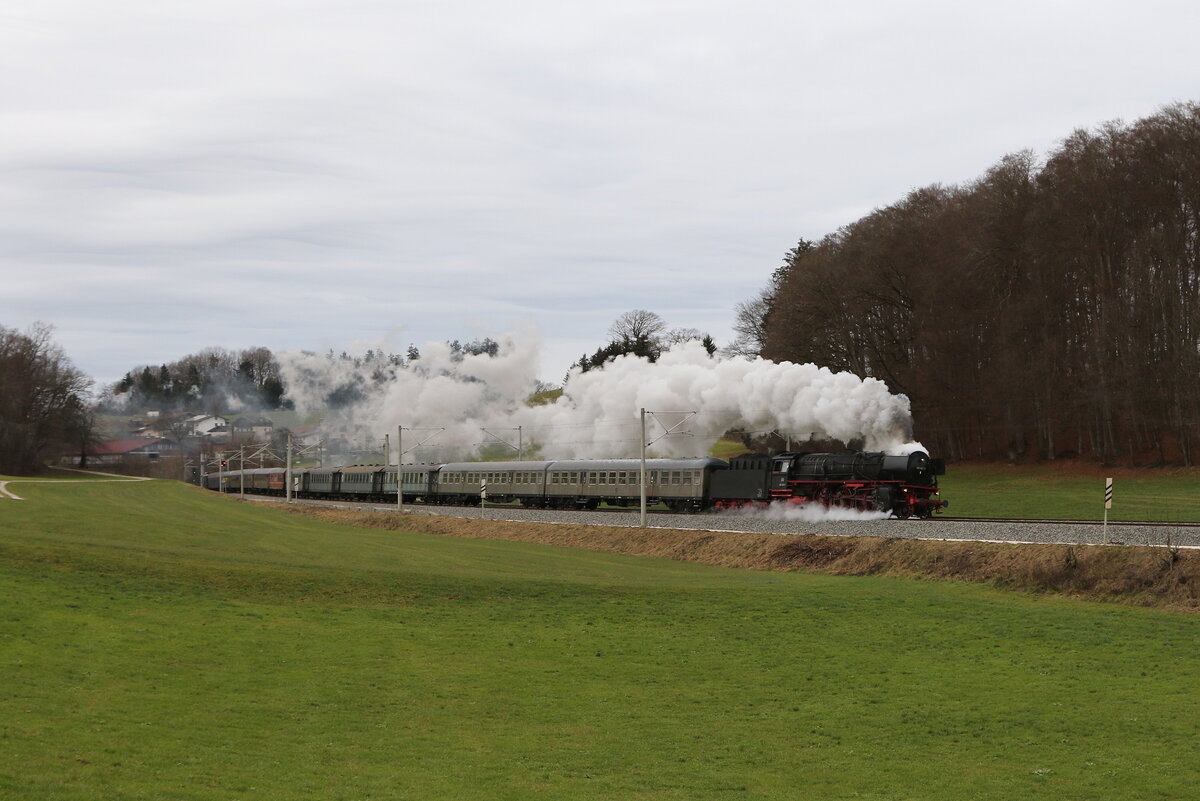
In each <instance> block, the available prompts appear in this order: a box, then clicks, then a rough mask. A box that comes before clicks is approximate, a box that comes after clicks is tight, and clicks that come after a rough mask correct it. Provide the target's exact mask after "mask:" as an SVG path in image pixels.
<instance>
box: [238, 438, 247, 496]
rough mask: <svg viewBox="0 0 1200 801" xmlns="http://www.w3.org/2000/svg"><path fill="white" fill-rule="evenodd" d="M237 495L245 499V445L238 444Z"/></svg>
mask: <svg viewBox="0 0 1200 801" xmlns="http://www.w3.org/2000/svg"><path fill="white" fill-rule="evenodd" d="M238 487H239V489H238V495H240V496H241V499H242V500H243V501H244V500H246V446H245V445H239V446H238Z"/></svg>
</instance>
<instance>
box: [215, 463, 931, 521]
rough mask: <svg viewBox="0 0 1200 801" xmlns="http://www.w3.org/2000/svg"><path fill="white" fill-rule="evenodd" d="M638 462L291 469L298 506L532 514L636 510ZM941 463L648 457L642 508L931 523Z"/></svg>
mask: <svg viewBox="0 0 1200 801" xmlns="http://www.w3.org/2000/svg"><path fill="white" fill-rule="evenodd" d="M641 469H642V468H641V461H640V460H638V459H607V460H559V461H521V462H457V463H448V464H430V465H404V466H402V467H400V468H397V467H396V466H395V465H354V466H349V467H317V468H303V469H297V470H292V476H291V482H292V494H293V495H294V496H296V497H300V498H316V499H339V500H358V501H376V502H381V503H393V504H394V503H396V502H397V492H398V491H399V492H400V493H402V494H403V497H402V500H403V501H404V503H420V504H438V505H441V504H447V505H455V506H474V505H478V504H480V503H481V502H484V501H486V502H488V503H497V504H504V503H519V504H520V505H522V506H527V507H533V508H543V509H545V508H554V509H594V508H596V507H597V506H599V505H600V504H602V503H603V504H607V505H609V506H618V507H633V506H637V505H639V504H640V502H641V479H642V477H641ZM945 472H946V468H945V463H944V462H943V461H942V460H941V459H931V458H929V454H927V453H925V452H923V451H915V452H913V453H910V454H908V455H906V456H892V455H888V454H884V453H864V452H854V451H850V452H846V453H780V454H775V455H770V456H767V455H748V456H739V457H736V458H734V459H732V460H730V461H728V462H726V461H724V460H722V459H713V458H703V459H647V460H646V477H645V478H646V495H647V503H648V504H651V505H657V504H660V503H661V504H663V505H665V506H666V507H667V508H668V509H670V510H672V511H676V512H704V511H712V510H721V509H733V508H740V507H747V506H755V505H766V504H770V503H787V504H815V505H820V506H826V507H830V506H836V507H845V508H851V509H858V510H862V511H874V512H887V513H890V515H892V516H894V517H898V518H909V517H918V518H924V517H930V516H931V515H933V514H934V513H936V512H939V511H941V510H942V509H944V508H946V507H947V506H948V505H949V504H948V502H946V501H944V500H941V499H940V498H939V497H938V486H937V477H938V476H940V475H944V474H945ZM286 482H287V474H286V471H285V470H284V468H282V467H264V468H258V469H252V470H234V471H226V472H221V473H213V474H211V475H208V476H205V478H204V486H206V487H207V488H209V489H212V490H218V491H222V492H249V493H253V494H263V495H280V496H282V495H285V494H286V492H287V483H286Z"/></svg>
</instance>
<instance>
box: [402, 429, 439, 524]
mask: <svg viewBox="0 0 1200 801" xmlns="http://www.w3.org/2000/svg"><path fill="white" fill-rule="evenodd" d="M408 430H409V431H432V432H433V433H432V434H430V435H429V436H427V437H426V438H425V439H423V440H421V441H420V442H418V443H417V444H416V445H413V449H414V450H416V449H417V448H419V447H421V446H422V445H424V444H425V443H426V442H429V440H431V439H433V438H434V437H436V436H437V435H438V434H440V433H442V432H443V431H445V430H446V429H444V428H410V429H408ZM403 464H404V426H396V511H397V512H400V511H402V510H403V509H404V474H403V473H402V472H401V470H402V469H403Z"/></svg>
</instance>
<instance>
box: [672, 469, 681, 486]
mask: <svg viewBox="0 0 1200 801" xmlns="http://www.w3.org/2000/svg"><path fill="white" fill-rule="evenodd" d="M671 486H673V487H674V486H679V471H678V470H672V471H671Z"/></svg>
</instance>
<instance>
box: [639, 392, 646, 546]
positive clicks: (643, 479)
mask: <svg viewBox="0 0 1200 801" xmlns="http://www.w3.org/2000/svg"><path fill="white" fill-rule="evenodd" d="M641 443H642V470H641V473H640V474H639V480H638V483H639V484H641V485H642V511H641V514H640V515H639V517H638V525H639V526H641V527H642V528H645V527H646V410H645V409H642V439H641Z"/></svg>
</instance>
